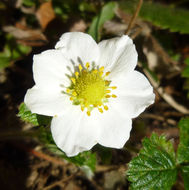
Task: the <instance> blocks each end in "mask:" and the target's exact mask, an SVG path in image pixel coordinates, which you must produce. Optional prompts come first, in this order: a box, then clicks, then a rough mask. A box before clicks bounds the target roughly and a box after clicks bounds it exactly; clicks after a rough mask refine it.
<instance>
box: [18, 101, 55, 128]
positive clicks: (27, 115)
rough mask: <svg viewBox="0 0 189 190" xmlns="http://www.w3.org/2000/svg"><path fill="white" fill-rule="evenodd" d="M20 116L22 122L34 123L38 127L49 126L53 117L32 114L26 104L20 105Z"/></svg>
mask: <svg viewBox="0 0 189 190" xmlns="http://www.w3.org/2000/svg"><path fill="white" fill-rule="evenodd" d="M18 116H19V117H20V118H21V120H23V121H25V122H29V123H32V124H33V125H36V126H38V125H48V124H49V123H50V121H51V117H48V116H43V115H38V114H35V113H31V111H30V110H29V109H28V108H27V107H26V104H25V103H22V104H20V107H19V113H18Z"/></svg>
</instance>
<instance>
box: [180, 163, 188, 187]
mask: <svg viewBox="0 0 189 190" xmlns="http://www.w3.org/2000/svg"><path fill="white" fill-rule="evenodd" d="M181 174H182V177H183V180H184V187H185V189H189V165H188V166H182V168H181Z"/></svg>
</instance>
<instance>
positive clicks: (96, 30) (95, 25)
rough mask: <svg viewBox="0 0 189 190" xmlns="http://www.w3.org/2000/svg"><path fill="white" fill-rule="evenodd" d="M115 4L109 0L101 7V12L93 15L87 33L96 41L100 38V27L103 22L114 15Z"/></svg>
mask: <svg viewBox="0 0 189 190" xmlns="http://www.w3.org/2000/svg"><path fill="white" fill-rule="evenodd" d="M116 6H117V4H116V3H115V2H109V3H107V4H105V5H104V7H102V10H101V12H100V13H99V14H98V15H97V16H96V17H94V19H93V21H92V23H91V26H90V28H89V31H88V33H89V34H90V35H91V36H92V37H93V38H94V39H95V40H96V41H97V42H98V41H99V40H100V29H101V27H102V26H103V24H104V23H105V22H106V21H108V20H111V19H112V18H113V17H114V14H115V13H114V10H115V8H116Z"/></svg>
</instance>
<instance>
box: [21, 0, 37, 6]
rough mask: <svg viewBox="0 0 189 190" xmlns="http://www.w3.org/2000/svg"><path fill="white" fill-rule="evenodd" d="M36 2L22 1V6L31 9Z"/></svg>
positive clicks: (33, 0)
mask: <svg viewBox="0 0 189 190" xmlns="http://www.w3.org/2000/svg"><path fill="white" fill-rule="evenodd" d="M37 2H38V0H22V4H23V5H24V6H27V7H32V6H35V5H36V4H37Z"/></svg>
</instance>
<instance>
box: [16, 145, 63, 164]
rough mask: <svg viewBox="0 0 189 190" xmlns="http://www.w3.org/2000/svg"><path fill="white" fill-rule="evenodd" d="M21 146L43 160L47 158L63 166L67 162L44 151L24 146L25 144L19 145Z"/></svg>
mask: <svg viewBox="0 0 189 190" xmlns="http://www.w3.org/2000/svg"><path fill="white" fill-rule="evenodd" d="M19 147H20V148H22V149H24V150H25V151H27V152H29V153H31V154H32V155H34V156H36V157H38V158H41V159H43V160H47V161H49V162H51V163H54V164H56V165H62V166H65V162H63V161H62V160H60V159H57V158H54V157H52V156H49V155H47V154H44V153H42V152H38V151H36V150H34V149H32V148H27V147H24V146H23V145H19Z"/></svg>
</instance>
